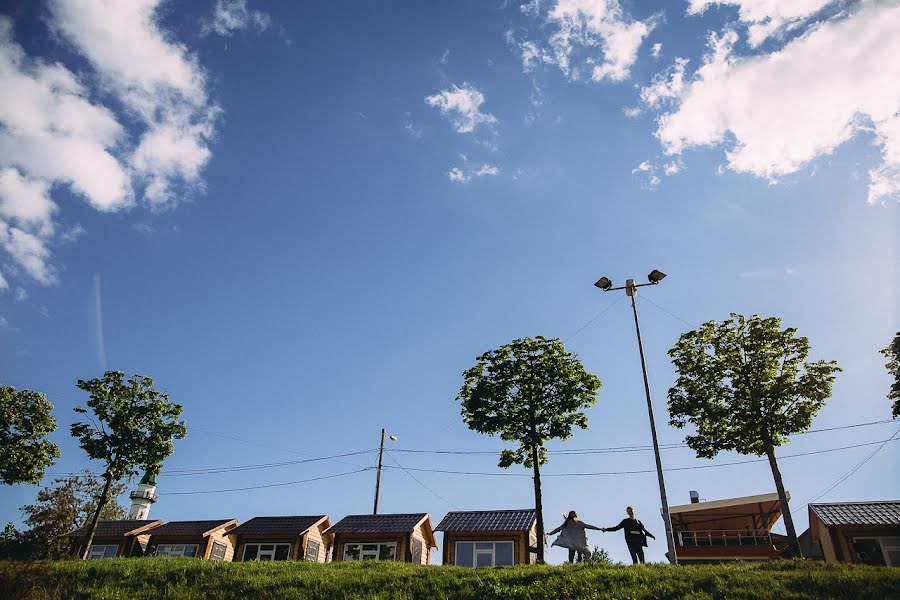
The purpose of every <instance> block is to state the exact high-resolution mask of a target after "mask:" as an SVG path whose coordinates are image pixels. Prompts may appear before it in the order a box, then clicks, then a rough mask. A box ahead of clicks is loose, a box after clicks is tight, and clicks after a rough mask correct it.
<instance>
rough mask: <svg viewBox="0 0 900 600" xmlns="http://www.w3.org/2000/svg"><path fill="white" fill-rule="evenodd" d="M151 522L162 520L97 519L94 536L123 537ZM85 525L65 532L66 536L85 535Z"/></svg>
mask: <svg viewBox="0 0 900 600" xmlns="http://www.w3.org/2000/svg"><path fill="white" fill-rule="evenodd" d="M153 523H160V524H161V523H162V521H160V520H158V519H144V520H137V519H135V520H121V521H97V530H96V531H95V532H94V537H123V536H124V535H125V534H126V533H128V532H130V531H134V530H135V529H140V528H141V527H144V526H146V525H152V524H153ZM87 530H88V528H87V525H85V526H84V527H79V528H78V529H76V530H75V531H70V532H69V533H67V534H66V536H68V537H81V536H85V535H87Z"/></svg>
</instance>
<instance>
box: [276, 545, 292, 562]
mask: <svg viewBox="0 0 900 600" xmlns="http://www.w3.org/2000/svg"><path fill="white" fill-rule="evenodd" d="M290 549H291V545H290V544H279V545H277V546H275V560H287V559H288V552H289V551H290Z"/></svg>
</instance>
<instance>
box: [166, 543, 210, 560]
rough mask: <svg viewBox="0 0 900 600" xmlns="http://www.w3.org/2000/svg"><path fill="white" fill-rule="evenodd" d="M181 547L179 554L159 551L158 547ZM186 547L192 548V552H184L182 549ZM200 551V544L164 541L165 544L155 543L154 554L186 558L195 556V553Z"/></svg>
mask: <svg viewBox="0 0 900 600" xmlns="http://www.w3.org/2000/svg"><path fill="white" fill-rule="evenodd" d="M179 547H180V548H181V554H174V553H171V552H165V551H163V552H161V551H160V548H172V549H174V548H179ZM188 548H193V549H194V552H193V553H192V554H185V553H184V551H185V550H187V549H188ZM199 551H200V544H175V543H171V542H166V543H165V544H157V545H156V556H173V557H176V558H177V557H182V558H184V557H187V558H197V553H198V552H199Z"/></svg>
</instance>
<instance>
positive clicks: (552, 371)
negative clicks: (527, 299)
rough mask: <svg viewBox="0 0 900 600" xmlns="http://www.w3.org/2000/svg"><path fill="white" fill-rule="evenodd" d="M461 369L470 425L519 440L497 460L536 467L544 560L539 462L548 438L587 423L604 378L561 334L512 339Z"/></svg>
mask: <svg viewBox="0 0 900 600" xmlns="http://www.w3.org/2000/svg"><path fill="white" fill-rule="evenodd" d="M476 360H477V363H476V364H475V366H474V367H472V368H470V369H468V370H467V371H465V373H464V374H463V377H464V383H463V386H462V389H461V390H460V392H459V395H458V396H457V400H459V401H460V403H461V404H462V417H463V421H465V423H466V425H468V426H469V429H472V430H474V431H477V432H479V433H486V434H488V435H499V436H500V438H501V439H502V440H504V441H507V442H518V444H519V445H518V447H517V448H516V449H515V450H503V452H502V453H501V454H500V462H499V466H501V467H503V468H509V467H510V466H512V465H514V464H521V465H524V466H525V467H528V468H532V469H533V470H534V503H535V509H536V512H537V538H538V562H540V563H543V562H544V544H543V540H544V517H543V514H542V506H541V473H540V466H541V465H543V464H546V463H547V450H546V448H545V447H544V442H546V441H547V440H551V439H561V440H564V439H567V438H569V437H571V435H572V427H573V426H578V427H580V428H581V429H587V415H585V414H584V412H582V411H583V410H584V409H587V408H589V407H590V406H592V405H593V404H594V403H595V402H596V400H597V391H598V390H599V389H600V380H599V379H598V378H597V377H596V376H595V375H592V374H590V373H588V372H587V371H585V369H584V366H583V365H582V364H581V362H580V361H579V360H578V359H577V358H576V357H575V355H573V354H570V353H568V352H566V349H565V347H564V346H563V343H562V342H561V341H559V340H558V339H546V338H543V337H537V338H533V339H532V338H525V339H518V340H514V341H513V342H512V343H510V344H507V345H505V346H502V347H500V348H498V349H496V350H491V351H489V352H486V353H484V354H482V355H481V356H479V357H478V358H477V359H476Z"/></svg>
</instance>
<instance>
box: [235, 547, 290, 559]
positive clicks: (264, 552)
mask: <svg viewBox="0 0 900 600" xmlns="http://www.w3.org/2000/svg"><path fill="white" fill-rule="evenodd" d="M290 553H291V545H290V544H247V545H246V546H244V560H287V559H288V554H290Z"/></svg>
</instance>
